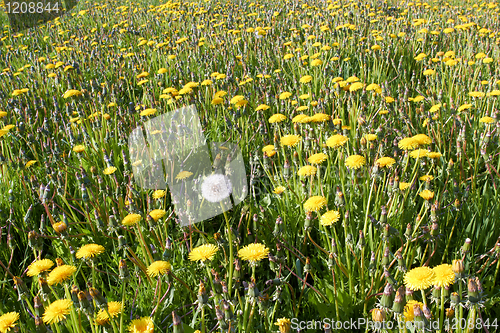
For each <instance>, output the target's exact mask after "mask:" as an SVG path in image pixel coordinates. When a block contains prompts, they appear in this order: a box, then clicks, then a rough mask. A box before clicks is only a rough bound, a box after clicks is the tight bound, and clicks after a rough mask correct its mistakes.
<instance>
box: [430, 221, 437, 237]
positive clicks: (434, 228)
mask: <svg viewBox="0 0 500 333" xmlns="http://www.w3.org/2000/svg"><path fill="white" fill-rule="evenodd" d="M431 219H432V217H431ZM438 232H439V226H438V224H437V223H436V222H433V223H432V225H431V236H433V237H436V236H437V235H438Z"/></svg>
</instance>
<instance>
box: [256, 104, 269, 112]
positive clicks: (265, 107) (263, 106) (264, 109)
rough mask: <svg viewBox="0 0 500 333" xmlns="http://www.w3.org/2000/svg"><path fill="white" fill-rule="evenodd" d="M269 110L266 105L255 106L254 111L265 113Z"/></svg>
mask: <svg viewBox="0 0 500 333" xmlns="http://www.w3.org/2000/svg"><path fill="white" fill-rule="evenodd" d="M269 109H270V106H269V105H266V104H260V105H259V106H257V108H256V109H255V111H260V110H262V111H266V110H269Z"/></svg>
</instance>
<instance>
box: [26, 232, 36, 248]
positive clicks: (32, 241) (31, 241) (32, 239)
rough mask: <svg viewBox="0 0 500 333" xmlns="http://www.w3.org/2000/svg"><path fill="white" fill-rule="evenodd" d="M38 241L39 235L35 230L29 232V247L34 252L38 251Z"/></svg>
mask: <svg viewBox="0 0 500 333" xmlns="http://www.w3.org/2000/svg"><path fill="white" fill-rule="evenodd" d="M37 240H38V234H37V233H36V232H35V231H34V230H31V231H30V232H28V246H29V247H31V248H32V249H33V250H37V249H38V242H37Z"/></svg>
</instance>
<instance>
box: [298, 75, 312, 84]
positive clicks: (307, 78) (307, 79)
mask: <svg viewBox="0 0 500 333" xmlns="http://www.w3.org/2000/svg"><path fill="white" fill-rule="evenodd" d="M312 79H313V77H312V76H311V75H304V76H303V77H301V78H300V80H299V82H300V83H309V82H311V81H312Z"/></svg>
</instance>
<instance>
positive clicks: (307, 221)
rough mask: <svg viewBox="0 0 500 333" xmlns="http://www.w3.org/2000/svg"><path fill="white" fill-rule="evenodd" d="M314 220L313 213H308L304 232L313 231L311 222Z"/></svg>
mask: <svg viewBox="0 0 500 333" xmlns="http://www.w3.org/2000/svg"><path fill="white" fill-rule="evenodd" d="M312 219H313V213H312V212H306V220H305V222H304V230H305V231H309V230H310V229H311V221H312Z"/></svg>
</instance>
